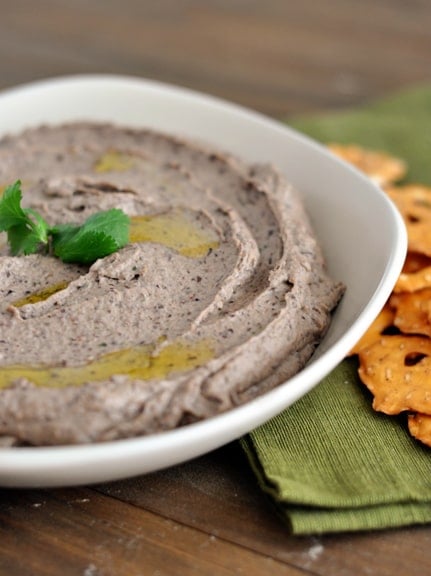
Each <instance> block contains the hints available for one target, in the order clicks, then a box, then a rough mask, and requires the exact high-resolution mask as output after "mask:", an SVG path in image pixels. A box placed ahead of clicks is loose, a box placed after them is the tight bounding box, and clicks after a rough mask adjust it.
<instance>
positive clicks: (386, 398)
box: [359, 335, 431, 415]
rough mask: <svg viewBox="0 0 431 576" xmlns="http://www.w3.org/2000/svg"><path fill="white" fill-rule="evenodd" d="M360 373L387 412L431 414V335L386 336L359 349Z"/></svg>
mask: <svg viewBox="0 0 431 576" xmlns="http://www.w3.org/2000/svg"><path fill="white" fill-rule="evenodd" d="M359 376H360V379H361V381H362V382H363V383H364V384H365V385H366V386H367V388H368V389H369V390H370V391H371V393H372V394H373V396H374V400H373V408H374V409H375V410H377V411H379V412H384V413H385V414H399V413H400V412H403V411H405V410H412V411H415V412H420V413H423V414H429V415H431V339H430V338H426V337H421V336H404V335H397V336H383V337H382V338H380V340H379V341H378V342H375V343H374V344H372V345H371V346H369V347H368V348H364V349H362V350H361V351H360V353H359Z"/></svg>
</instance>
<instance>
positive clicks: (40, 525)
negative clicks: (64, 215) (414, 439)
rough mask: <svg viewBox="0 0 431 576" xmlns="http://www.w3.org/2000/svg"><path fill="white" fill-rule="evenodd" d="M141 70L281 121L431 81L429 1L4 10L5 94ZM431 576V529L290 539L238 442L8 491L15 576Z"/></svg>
mask: <svg viewBox="0 0 431 576" xmlns="http://www.w3.org/2000/svg"><path fill="white" fill-rule="evenodd" d="M88 72H109V73H120V74H132V75H138V76H143V77H149V78H153V79H158V80H162V81H167V82H171V83H176V84H180V85H183V86H187V87H190V88H194V89H197V90H201V91H205V92H209V93H212V94H214V95H217V96H221V97H223V98H227V99H230V100H233V101H235V102H237V103H240V104H243V105H246V106H249V107H252V108H254V109H257V110H259V111H261V112H264V113H266V114H268V115H272V116H275V117H283V118H284V117H289V116H292V115H294V114H297V113H304V112H316V111H322V110H330V109H340V108H344V107H348V106H357V105H361V104H363V103H366V102H368V101H370V100H372V99H373V98H375V97H379V96H384V95H386V94H389V93H391V92H393V91H395V90H397V89H399V88H405V87H408V86H413V85H415V84H419V83H421V82H425V81H430V80H431V2H430V1H429V0H362V1H361V2H358V0H319V1H315V0H314V1H313V0H301V1H295V0H265V1H264V0H261V1H259V0H248V1H247V0H206V1H199V0H151V1H146V0H69V2H66V1H65V0H63V1H62V0H0V88H7V87H9V86H13V85H16V84H19V83H24V82H28V81H30V80H34V79H39V78H45V77H51V76H56V75H63V74H75V73H88ZM430 573H431V527H412V528H405V529H399V530H392V531H381V532H371V533H359V534H342V535H331V536H318V535H316V536H310V537H301V538H299V537H292V536H291V535H290V534H289V532H288V530H287V528H286V527H285V526H284V525H283V524H282V523H281V521H280V520H279V519H278V518H277V517H276V515H275V513H274V511H273V509H272V508H271V505H270V504H269V503H268V502H267V501H266V500H265V498H264V497H263V495H262V494H261V492H260V491H259V489H258V488H257V486H256V484H255V480H254V477H253V475H252V474H251V472H250V469H249V467H248V465H247V463H246V461H245V459H244V456H243V454H242V452H241V450H240V448H239V446H238V445H237V444H236V443H233V444H230V445H228V446H226V447H224V448H222V449H219V450H217V451H215V452H213V453H211V454H208V455H206V456H204V457H202V458H199V459H197V460H194V461H192V462H189V463H186V464H183V465H181V466H177V467H174V468H171V469H168V470H165V471H161V472H158V473H155V474H151V475H147V476H142V477H139V478H134V479H130V480H127V481H125V482H124V481H123V482H113V483H110V484H106V485H98V486H92V487H80V488H59V489H49V490H40V489H38V490H9V489H8V490H6V489H4V490H1V491H0V574H1V575H2V576H3V575H8V576H14V575H19V576H26V575H53V576H54V575H55V576H60V575H61V576H69V575H80V576H102V575H109V576H110V575H121V576H122V575H124V576H135V575H141V574H142V575H153V576H172V575H173V576H175V575H199V576H206V575H211V576H213V575H218V574H220V575H221V574H223V575H228V574H248V576H253V575H258V574H259V575H260V574H277V575H278V574H280V575H290V576H296V575H298V576H299V575H300V574H303V575H304V574H305V575H307V574H309V575H314V576H316V575H331V576H341V575H349V574H352V575H353V574H354V575H355V576H357V575H362V574H363V575H378V576H386V575H387V576H393V575H404V574H409V575H410V576H412V575H419V574H420V575H423V574H430Z"/></svg>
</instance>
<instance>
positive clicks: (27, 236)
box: [0, 180, 130, 264]
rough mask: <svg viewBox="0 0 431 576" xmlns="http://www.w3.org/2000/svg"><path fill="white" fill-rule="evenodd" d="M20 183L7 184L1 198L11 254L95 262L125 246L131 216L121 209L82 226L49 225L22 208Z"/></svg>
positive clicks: (1, 227)
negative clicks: (49, 255)
mask: <svg viewBox="0 0 431 576" xmlns="http://www.w3.org/2000/svg"><path fill="white" fill-rule="evenodd" d="M21 201H22V192H21V182H20V181H19V180H17V181H16V182H15V183H14V184H12V185H11V186H8V187H7V188H6V189H5V191H4V192H3V196H2V197H1V198H0V232H6V233H7V239H8V243H9V246H10V250H11V253H12V254H13V255H14V256H18V255H20V254H34V253H35V252H40V251H45V252H50V253H52V254H54V255H55V256H57V257H58V258H60V259H61V260H63V262H75V263H80V264H92V263H93V262H94V261H95V260H97V259H98V258H103V257H104V256H108V255H109V254H112V253H113V252H116V251H117V250H119V249H120V248H122V247H123V246H125V245H126V244H127V242H128V240H129V228H130V219H129V217H128V216H127V215H126V214H125V213H124V212H123V211H122V210H120V209H118V208H112V209H111V210H106V211H103V212H97V213H96V214H93V215H92V216H90V217H89V218H87V220H86V221H85V222H84V223H83V224H81V225H75V224H58V225H55V226H49V225H48V223H47V222H46V221H45V220H44V219H43V218H42V216H41V215H40V214H39V213H38V212H37V211H36V210H33V209H32V208H22V206H21Z"/></svg>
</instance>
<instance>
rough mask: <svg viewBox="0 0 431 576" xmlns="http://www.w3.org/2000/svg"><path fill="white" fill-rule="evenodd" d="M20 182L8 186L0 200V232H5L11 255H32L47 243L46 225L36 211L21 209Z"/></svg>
mask: <svg viewBox="0 0 431 576" xmlns="http://www.w3.org/2000/svg"><path fill="white" fill-rule="evenodd" d="M21 200H22V193H21V182H20V181H19V180H17V181H16V182H15V183H14V184H12V185H11V186H8V187H7V188H6V190H5V191H4V193H3V196H2V197H1V199H0V232H7V236H8V242H9V244H10V247H11V252H12V254H13V255H17V254H20V253H23V254H33V253H34V252H37V250H38V249H39V248H40V246H41V245H42V246H44V245H46V244H47V243H48V230H49V228H48V224H47V223H46V222H45V220H44V219H43V218H42V216H40V214H38V213H37V212H36V211H34V210H32V209H31V208H26V209H23V208H22V207H21Z"/></svg>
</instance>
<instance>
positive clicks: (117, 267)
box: [0, 123, 344, 445]
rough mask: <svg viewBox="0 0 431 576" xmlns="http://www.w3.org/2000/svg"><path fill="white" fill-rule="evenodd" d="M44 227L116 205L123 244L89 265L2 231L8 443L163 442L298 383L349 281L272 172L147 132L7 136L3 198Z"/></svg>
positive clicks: (1, 353)
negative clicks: (36, 216) (127, 221)
mask: <svg viewBox="0 0 431 576" xmlns="http://www.w3.org/2000/svg"><path fill="white" fill-rule="evenodd" d="M18 179H20V180H21V182H22V188H23V205H24V206H25V207H32V208H34V209H36V210H37V211H38V212H39V213H40V214H41V215H42V216H43V217H44V218H45V219H46V220H47V221H48V223H49V224H51V225H53V224H57V223H80V222H82V221H84V220H85V219H86V218H87V217H88V216H89V215H91V214H93V213H95V212H97V211H101V210H107V209H109V208H113V207H118V208H121V209H123V210H124V212H126V213H127V214H128V215H129V216H130V217H131V230H130V242H129V244H127V246H126V247H124V248H122V249H121V250H119V251H118V252H115V253H114V254H111V255H110V256H107V257H105V258H102V259H99V260H97V261H96V262H95V263H94V264H93V265H91V266H87V267H85V266H81V265H75V264H64V263H63V262H61V261H60V260H59V259H57V258H54V257H52V256H49V255H47V254H32V255H28V256H14V257H12V256H10V254H9V251H8V246H7V242H6V236H5V235H1V236H0V290H1V299H0V302H1V305H0V306H1V308H0V437H1V442H2V443H3V445H20V444H21V445H22V444H32V445H47V444H70V443H86V442H95V441H105V440H112V439H118V438H124V437H131V436H137V435H143V434H149V433H154V432H160V431H163V430H167V429H172V428H175V427H179V426H182V425H185V424H187V423H190V422H194V421H197V420H201V419H204V418H209V417H211V416H214V415H216V414H219V413H221V412H224V411H226V410H229V409H231V408H233V407H235V406H237V405H240V404H242V403H244V402H247V401H248V400H250V399H252V398H255V397H256V396H258V395H260V394H262V393H264V392H265V391H267V390H269V389H271V388H273V387H275V386H277V385H278V384H280V383H281V382H284V381H285V380H286V379H287V378H289V377H290V376H292V375H293V374H295V373H296V372H298V371H299V370H300V369H301V368H302V367H303V366H304V364H305V363H306V362H307V360H308V359H309V358H310V356H311V355H312V353H313V351H314V349H315V347H316V346H317V344H318V343H319V341H320V340H321V338H322V336H323V335H324V334H325V332H326V330H327V327H328V324H329V322H330V319H331V312H332V311H333V310H334V308H335V307H336V305H337V303H338V302H339V300H340V298H341V296H342V293H343V290H344V287H343V285H342V284H341V283H340V282H336V281H335V282H334V281H333V280H332V279H330V278H329V277H328V275H327V273H326V271H325V264H324V260H323V257H322V254H321V251H320V249H319V246H318V244H317V242H316V239H315V236H314V235H313V232H312V230H311V227H310V224H309V221H308V219H307V216H306V214H305V212H304V208H303V205H302V202H301V199H300V197H299V195H298V194H297V192H296V191H295V190H294V189H292V187H291V186H290V185H289V184H288V183H287V182H286V181H285V179H284V178H283V177H282V176H281V175H280V174H279V173H278V172H277V171H276V170H275V169H273V168H272V167H270V166H266V165H253V166H249V165H246V164H245V163H243V162H242V161H241V160H239V159H238V158H236V157H232V156H230V155H228V154H223V153H220V152H218V151H213V150H211V149H207V148H206V147H205V145H201V144H199V145H198V144H196V143H193V142H189V141H186V140H182V139H180V138H177V137H171V136H167V135H164V134H161V133H157V132H153V131H150V130H134V129H129V128H121V127H116V126H114V125H107V124H92V123H71V124H68V125H62V126H51V127H50V126H44V127H38V128H35V129H29V130H27V131H25V132H24V133H22V134H20V135H16V136H14V135H10V136H7V137H4V138H3V139H2V140H1V141H0V186H1V187H4V186H6V185H8V184H11V183H13V182H14V181H15V180H18Z"/></svg>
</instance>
